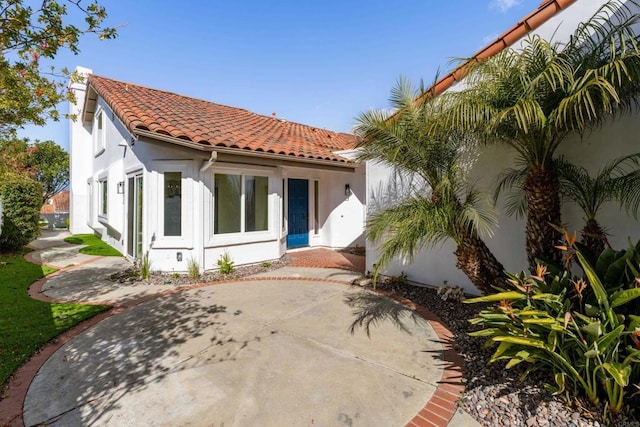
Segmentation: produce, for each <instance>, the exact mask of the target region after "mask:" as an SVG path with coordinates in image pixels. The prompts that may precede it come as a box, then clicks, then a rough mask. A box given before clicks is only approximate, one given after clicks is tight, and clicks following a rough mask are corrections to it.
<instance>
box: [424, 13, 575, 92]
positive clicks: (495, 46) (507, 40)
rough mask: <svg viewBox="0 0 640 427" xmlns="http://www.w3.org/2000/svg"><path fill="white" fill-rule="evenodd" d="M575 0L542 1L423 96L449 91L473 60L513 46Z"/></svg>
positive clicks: (462, 76) (484, 57)
mask: <svg viewBox="0 0 640 427" xmlns="http://www.w3.org/2000/svg"><path fill="white" fill-rule="evenodd" d="M576 1H577V0H544V1H543V2H542V3H540V5H539V6H538V8H537V9H536V10H534V11H533V12H531V13H530V14H528V15H527V16H525V17H524V18H522V19H521V20H520V21H518V23H517V24H516V25H514V26H513V27H511V28H509V29H508V30H507V31H505V32H504V33H503V34H502V35H501V36H499V37H498V38H497V39H495V40H494V41H493V42H492V43H490V44H489V45H487V46H485V47H484V48H482V49H481V50H480V51H478V52H476V54H475V55H473V56H472V57H471V58H470V59H469V60H467V61H465V62H463V63H462V64H460V65H459V66H457V67H456V68H455V69H454V70H453V71H451V72H450V73H449V74H447V75H446V76H444V77H442V78H441V79H440V80H438V81H437V82H436V83H435V84H434V85H433V86H432V87H431V88H430V89H429V90H427V91H426V92H425V94H427V93H428V94H434V95H436V96H437V95H440V94H441V93H443V92H444V91H446V90H447V89H449V88H450V87H451V86H452V85H453V84H454V83H455V82H458V81H460V80H462V79H463V78H464V76H465V75H466V74H467V65H468V64H469V63H470V62H471V61H474V60H482V59H486V58H489V57H491V56H493V55H495V54H497V53H498V52H500V51H502V50H504V49H506V48H507V47H509V46H511V45H513V44H514V43H515V42H517V41H518V40H520V39H521V38H522V37H524V36H526V35H527V33H529V32H530V31H533V30H535V29H536V28H538V27H540V26H541V25H542V24H544V23H545V22H547V21H548V20H549V19H551V17H552V16H554V15H555V14H556V13H558V12H560V11H561V10H563V9H566V8H568V7H569V6H571V5H572V4H573V3H575V2H576Z"/></svg>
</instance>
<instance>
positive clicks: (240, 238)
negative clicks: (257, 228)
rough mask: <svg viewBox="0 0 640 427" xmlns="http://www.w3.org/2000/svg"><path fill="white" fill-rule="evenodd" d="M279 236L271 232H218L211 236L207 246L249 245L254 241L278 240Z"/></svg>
mask: <svg viewBox="0 0 640 427" xmlns="http://www.w3.org/2000/svg"><path fill="white" fill-rule="evenodd" d="M277 240H278V237H277V236H274V235H273V234H271V233H259V234H244V235H242V234H229V235H224V234H216V235H215V236H214V237H212V238H210V239H209V241H208V242H207V243H206V246H205V247H207V248H217V247H220V246H236V245H249V244H252V243H266V242H276V241H277Z"/></svg>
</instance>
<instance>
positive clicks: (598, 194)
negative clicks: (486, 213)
mask: <svg viewBox="0 0 640 427" xmlns="http://www.w3.org/2000/svg"><path fill="white" fill-rule="evenodd" d="M520 166H521V167H520V168H512V169H507V170H506V171H504V172H503V173H502V174H501V176H500V177H499V179H498V185H497V187H496V191H495V193H494V198H495V199H497V198H498V196H499V195H500V194H501V193H504V192H508V194H507V200H506V204H505V208H506V213H507V214H508V215H514V214H515V215H516V216H521V215H524V214H525V212H526V210H527V203H526V198H525V197H524V192H523V191H522V190H523V185H524V180H525V178H526V176H527V165H520ZM553 168H554V170H555V172H556V174H557V175H558V179H559V182H560V193H561V195H562V198H563V199H568V200H570V201H572V202H573V203H575V204H576V205H577V206H578V207H579V208H580V209H581V210H582V212H583V213H584V216H585V217H584V221H585V224H584V226H583V228H582V233H581V234H582V239H581V243H582V244H583V245H585V246H586V247H588V248H589V250H590V251H591V252H592V253H593V254H594V255H598V254H599V253H601V252H602V251H603V250H604V247H605V245H606V244H607V235H606V233H605V230H604V229H603V227H602V226H601V225H600V223H599V222H598V220H597V219H596V216H597V215H598V212H599V211H600V208H601V207H602V205H604V204H605V203H607V202H612V201H617V202H619V203H620V205H621V206H623V207H625V208H626V210H627V212H629V213H631V214H633V215H634V216H636V217H637V212H638V209H639V208H640V153H637V154H630V155H627V156H622V157H619V158H616V159H614V160H612V161H610V162H608V163H607V164H606V165H605V166H604V167H602V169H600V170H599V171H598V173H597V174H596V175H595V177H592V176H591V175H589V172H588V171H587V170H586V169H585V168H584V167H582V166H577V165H574V164H572V163H570V162H568V161H567V160H565V158H564V157H558V158H556V159H554V161H553Z"/></svg>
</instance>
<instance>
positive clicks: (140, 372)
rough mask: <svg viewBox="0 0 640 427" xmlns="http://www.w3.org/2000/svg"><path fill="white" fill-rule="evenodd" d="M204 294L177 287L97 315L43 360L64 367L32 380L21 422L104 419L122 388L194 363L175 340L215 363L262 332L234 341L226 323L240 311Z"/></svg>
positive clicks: (135, 388) (142, 385)
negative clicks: (80, 332)
mask: <svg viewBox="0 0 640 427" xmlns="http://www.w3.org/2000/svg"><path fill="white" fill-rule="evenodd" d="M201 293H202V291H198V292H189V293H179V294H174V295H171V296H168V297H164V298H161V299H159V300H155V301H154V302H153V303H151V304H142V305H140V306H137V307H134V308H132V309H129V310H127V311H125V312H124V313H122V314H119V315H116V316H114V317H111V318H109V319H107V320H105V321H103V322H101V323H100V324H99V325H97V326H96V327H94V328H93V329H91V330H90V331H88V332H87V333H86V335H85V336H84V338H83V339H82V340H72V341H71V342H70V343H69V344H67V345H65V346H64V347H63V348H62V349H61V350H59V351H58V352H57V353H56V354H54V355H53V356H52V358H50V359H49V361H48V362H47V364H49V363H55V365H54V366H63V367H64V368H63V369H64V370H63V371H62V372H61V370H53V369H46V365H45V369H42V370H41V373H40V374H38V376H37V377H36V379H35V380H34V382H33V383H32V385H31V388H30V390H29V394H28V396H27V401H26V402H25V424H27V425H35V424H40V423H43V424H47V423H50V422H56V421H57V420H60V421H61V422H63V423H65V424H67V425H68V424H72V425H93V424H94V423H102V422H104V421H105V419H108V417H109V413H110V412H111V411H114V410H118V409H119V408H120V407H121V405H120V403H119V402H120V400H121V399H122V398H123V397H124V396H125V395H127V394H130V393H134V392H139V391H141V390H144V389H146V388H148V387H149V386H150V385H151V384H153V383H156V382H158V381H160V380H162V379H163V378H164V377H166V376H167V375H168V374H169V373H170V372H176V371H182V370H187V369H192V368H193V367H194V366H191V365H193V363H195V362H190V361H189V358H188V357H187V356H186V355H185V354H179V350H177V349H176V348H178V349H179V348H180V347H179V346H180V344H183V343H186V342H187V341H188V342H189V345H190V346H194V345H195V346H198V347H199V348H201V349H200V350H199V351H204V350H207V357H206V359H204V360H203V359H202V358H201V359H200V361H199V362H198V363H207V364H212V363H222V362H224V361H229V360H234V358H235V357H236V355H237V354H238V353H239V352H240V351H241V350H242V349H244V348H245V347H247V346H248V345H249V344H250V342H251V341H254V340H259V339H260V338H259V337H250V338H246V339H242V340H236V339H235V337H234V335H233V333H232V332H231V329H230V328H229V327H228V326H227V325H229V324H231V321H232V319H233V317H234V316H237V315H239V312H235V313H230V312H227V307H225V306H221V305H216V304H203V303H202V302H201V301H199V298H200V296H201ZM192 348H193V347H192ZM190 352H191V353H192V352H193V350H190ZM185 357H187V358H186V359H185ZM190 363H191V365H190ZM54 371H55V372H54ZM52 387H55V390H52V389H51V388H52ZM52 395H53V396H55V399H51V396H52ZM43 401H44V402H46V403H42V402H43ZM83 407H86V408H84V410H83ZM52 417H53V418H52ZM63 417H64V418H63ZM62 418H63V419H62Z"/></svg>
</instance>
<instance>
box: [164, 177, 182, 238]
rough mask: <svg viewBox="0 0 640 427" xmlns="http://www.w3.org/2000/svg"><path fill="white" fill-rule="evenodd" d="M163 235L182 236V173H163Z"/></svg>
mask: <svg viewBox="0 0 640 427" xmlns="http://www.w3.org/2000/svg"><path fill="white" fill-rule="evenodd" d="M164 235H165V236H181V235H182V172H165V173H164Z"/></svg>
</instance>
